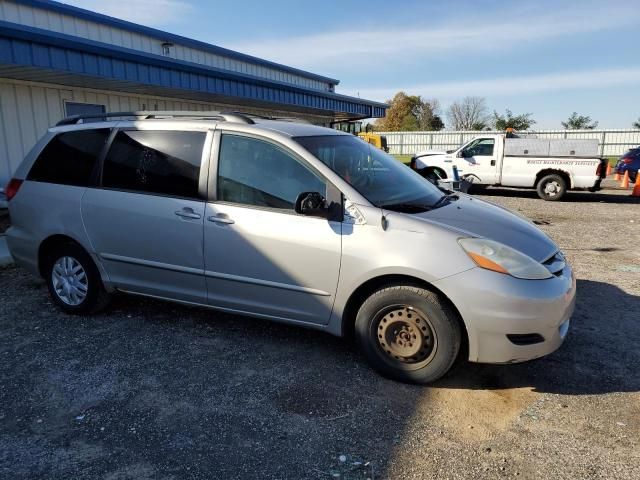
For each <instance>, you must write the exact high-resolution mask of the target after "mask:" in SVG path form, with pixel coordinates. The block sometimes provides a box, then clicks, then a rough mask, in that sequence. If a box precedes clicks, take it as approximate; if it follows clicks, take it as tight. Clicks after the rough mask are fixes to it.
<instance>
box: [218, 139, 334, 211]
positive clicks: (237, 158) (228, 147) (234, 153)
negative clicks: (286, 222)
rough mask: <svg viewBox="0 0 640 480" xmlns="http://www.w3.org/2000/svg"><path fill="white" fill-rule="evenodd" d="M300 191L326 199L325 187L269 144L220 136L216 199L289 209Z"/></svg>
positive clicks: (310, 173)
mask: <svg viewBox="0 0 640 480" xmlns="http://www.w3.org/2000/svg"><path fill="white" fill-rule="evenodd" d="M302 192H320V193H321V194H322V195H325V196H326V185H325V183H324V182H323V181H322V180H320V179H319V178H318V177H317V176H316V175H315V174H313V173H312V172H311V171H310V170H309V169H307V168H306V167H304V166H303V165H302V164H301V163H300V162H298V161H297V160H296V159H295V158H293V157H292V156H291V155H289V154H288V153H286V152H285V151H284V150H281V149H279V148H278V147H276V146H274V145H272V144H270V143H267V142H263V141H261V140H256V139H253V138H247V137H238V136H234V135H223V136H222V143H221V146H220V160H219V167H218V200H221V201H225V202H233V203H241V204H244V205H255V206H258V207H269V208H280V209H287V210H293V208H294V205H295V201H296V198H297V196H298V195H299V194H300V193H302Z"/></svg>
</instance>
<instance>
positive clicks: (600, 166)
mask: <svg viewBox="0 0 640 480" xmlns="http://www.w3.org/2000/svg"><path fill="white" fill-rule="evenodd" d="M601 173H602V162H600V163H599V164H598V168H596V175H598V176H600V174H601Z"/></svg>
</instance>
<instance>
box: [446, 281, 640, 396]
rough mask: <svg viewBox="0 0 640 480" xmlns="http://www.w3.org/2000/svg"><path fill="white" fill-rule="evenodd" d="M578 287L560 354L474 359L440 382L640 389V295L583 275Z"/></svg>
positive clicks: (556, 389)
mask: <svg viewBox="0 0 640 480" xmlns="http://www.w3.org/2000/svg"><path fill="white" fill-rule="evenodd" d="M577 288H578V298H577V307H576V312H575V313H574V315H573V318H572V322H571V329H570V333H569V336H568V337H567V340H566V341H565V343H564V345H563V346H562V347H561V348H560V349H559V350H558V351H556V352H555V353H554V354H552V355H550V356H547V357H544V358H541V359H538V360H535V361H532V362H527V363H522V364H516V365H482V364H469V363H468V364H465V365H461V366H459V367H458V368H457V369H456V371H455V372H452V374H451V375H449V376H447V378H445V379H443V380H441V381H440V382H438V383H437V384H436V385H435V386H436V387H437V388H462V389H503V388H520V387H531V388H533V389H534V390H535V391H538V392H545V393H556V394H564V395H593V394H603V393H612V392H638V391H640V370H638V368H637V366H638V365H640V351H639V350H638V348H637V345H638V343H639V342H640V322H638V319H639V318H640V297H637V296H634V295H629V294H627V293H626V292H624V291H622V290H621V289H619V288H618V287H615V286H613V285H610V284H607V283H601V282H594V281H590V280H578V286H577Z"/></svg>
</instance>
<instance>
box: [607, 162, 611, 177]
mask: <svg viewBox="0 0 640 480" xmlns="http://www.w3.org/2000/svg"><path fill="white" fill-rule="evenodd" d="M610 175H611V164H610V163H607V177H608V176H610Z"/></svg>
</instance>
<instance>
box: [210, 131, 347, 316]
mask: <svg viewBox="0 0 640 480" xmlns="http://www.w3.org/2000/svg"><path fill="white" fill-rule="evenodd" d="M218 139H219V140H218ZM216 140H217V141H219V148H218V151H219V154H218V158H217V162H216V163H217V165H215V167H214V168H213V171H211V170H210V175H213V176H214V177H212V178H211V180H210V182H211V183H210V189H211V190H213V192H211V193H212V197H213V198H212V201H210V202H209V203H208V204H207V205H206V207H205V222H204V243H205V249H204V257H205V276H206V282H207V290H208V301H209V304H210V305H213V306H216V307H218V308H222V309H227V310H231V311H235V312H241V313H249V314H252V315H256V316H262V317H266V318H274V319H284V320H294V321H298V322H305V323H312V324H326V323H328V322H329V317H330V315H331V310H332V308H333V301H334V298H335V293H336V289H337V285H338V275H339V273H340V256H341V253H342V223H341V222H337V221H331V220H327V219H326V218H319V217H310V216H304V215H299V214H297V213H296V212H295V210H294V203H295V199H296V197H297V196H298V194H300V193H302V192H318V193H320V194H322V195H323V196H325V197H326V190H327V181H326V180H325V179H324V178H322V177H321V176H320V175H319V174H317V173H316V172H315V171H312V170H311V169H310V168H309V167H308V165H306V163H305V162H304V160H303V159H301V158H298V157H297V156H295V155H294V154H292V153H291V152H289V151H287V150H285V149H284V148H281V147H280V146H279V145H277V144H275V143H272V142H271V141H268V140H266V139H260V138H256V137H253V136H247V135H242V134H237V133H225V132H222V134H221V135H218V134H217V136H216Z"/></svg>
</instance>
